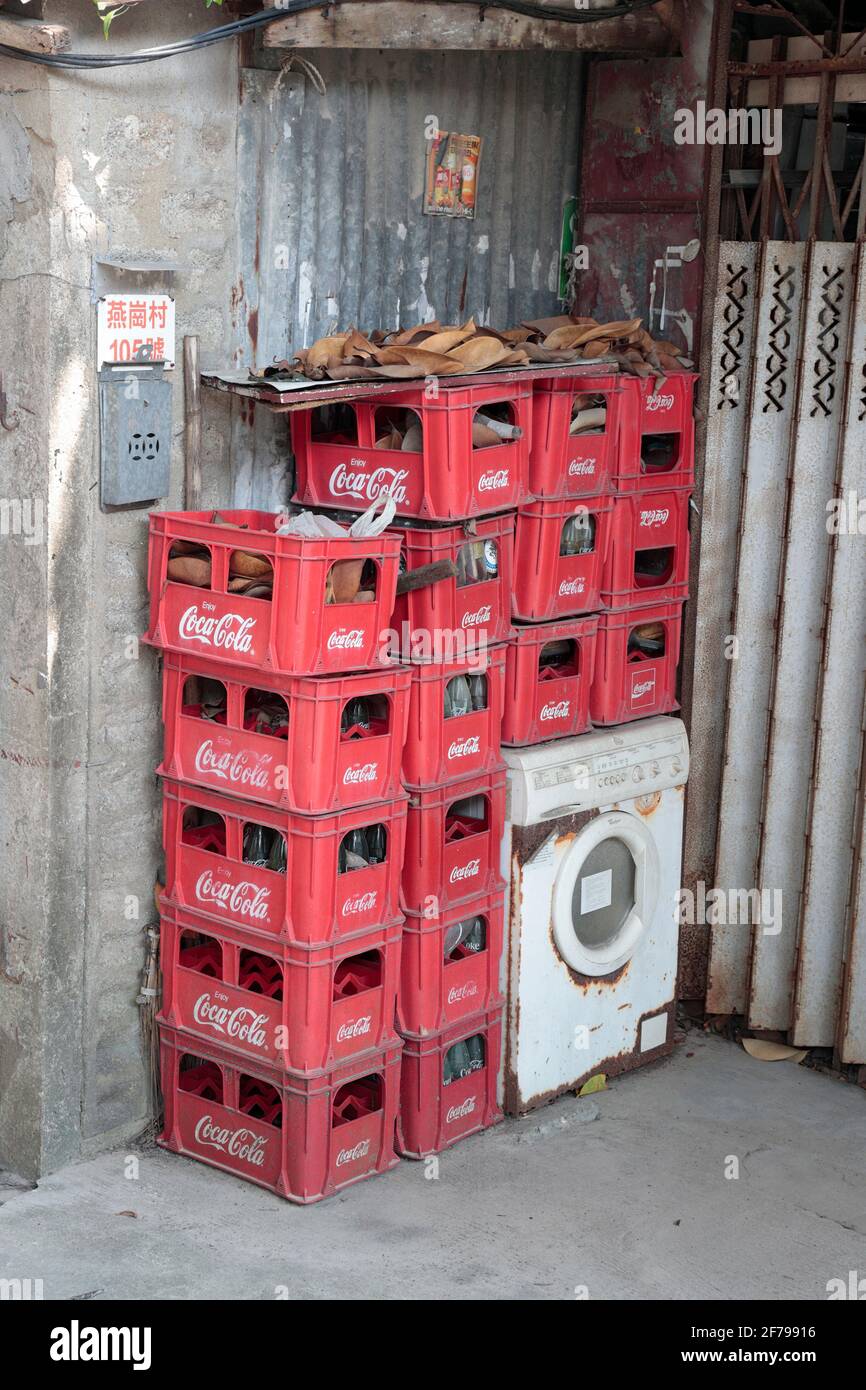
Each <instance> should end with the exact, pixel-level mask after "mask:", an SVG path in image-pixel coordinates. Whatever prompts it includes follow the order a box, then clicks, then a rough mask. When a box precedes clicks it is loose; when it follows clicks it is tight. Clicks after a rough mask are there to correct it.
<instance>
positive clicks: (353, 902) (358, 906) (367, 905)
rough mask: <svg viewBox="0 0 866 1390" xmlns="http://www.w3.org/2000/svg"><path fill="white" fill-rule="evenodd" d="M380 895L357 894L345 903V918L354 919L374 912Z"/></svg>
mask: <svg viewBox="0 0 866 1390" xmlns="http://www.w3.org/2000/svg"><path fill="white" fill-rule="evenodd" d="M378 896H379V895H378V893H356V894H355V895H354V897H349V898H347V899H346V901H345V902H344V903H343V916H344V917H352V916H354V915H356V914H358V913H361V912H372V911H373V908H374V907H375V906H376V899H377V898H378Z"/></svg>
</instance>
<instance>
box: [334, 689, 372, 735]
mask: <svg viewBox="0 0 866 1390" xmlns="http://www.w3.org/2000/svg"><path fill="white" fill-rule="evenodd" d="M340 729H341V732H342V736H343V738H350V739H352V738H363V737H364V735H365V734H366V733H369V732H370V708H369V705H368V704H367V701H366V700H362V699H360V698H358V699H355V700H350V701H349V703H348V704H347V705H346V708H345V709H344V710H343V715H342V718H341V720H340Z"/></svg>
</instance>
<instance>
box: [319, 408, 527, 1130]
mask: <svg viewBox="0 0 866 1390" xmlns="http://www.w3.org/2000/svg"><path fill="white" fill-rule="evenodd" d="M531 411H532V386H531V382H528V381H527V382H526V383H520V384H517V385H503V384H502V383H495V384H494V383H490V382H479V383H478V384H473V385H471V386H449V385H448V383H447V382H446V381H439V382H437V383H436V385H435V389H434V390H431V388H430V384H429V383H425V385H423V386H415V387H411V388H407V389H405V390H401V391H399V392H396V393H391V394H389V395H387V397H376V398H371V399H369V400H362V401H358V402H355V403H352V404H347V405H345V406H341V407H340V408H339V409H338V410H331V411H329V412H322V414H321V416H320V417H319V418H317V415H318V413H317V412H316V413H313V414H311V415H299V416H297V417H296V419H295V421H294V426H293V446H294V449H295V454H296V458H297V462H298V492H297V497H298V500H300V501H307V502H316V503H322V502H330V503H331V504H332V505H334V504H337V505H340V506H343V507H346V506H350V507H351V506H354V507H356V508H361V507H363V506H366V505H368V504H369V502H371V501H372V500H374V499H375V498H376V497H377V496H378V495H379V494H380V492H381V491H384V490H387V491H389V492H390V493H391V496H392V497H394V499H395V501H396V504H397V520H396V521H395V524H394V526H393V528H392V534H393V535H394V536H395V537H397V538H398V541H399V544H400V548H401V569H402V570H403V571H404V572H405V573H406V575H407V576H408V579H409V583H410V587H409V588H408V591H407V592H404V593H401V594H400V596H399V597H398V599H397V602H396V605H395V609H394V613H393V619H392V629H391V634H390V636H391V644H392V649H393V650H394V651H395V652H396V653H398V654H399V656H400V659H401V660H404V661H408V662H409V663H410V665H411V671H412V674H411V686H410V693H409V723H408V734H407V741H406V746H405V750H404V755H403V780H404V784H405V786H406V788H407V790H408V792H409V809H408V819H407V830H406V854H405V860H404V868H403V883H402V901H403V909H404V912H405V918H406V920H405V926H404V930H403V955H402V970H401V979H400V989H399V992H398V998H397V1017H398V1030H399V1032H400V1034H401V1036H402V1038H403V1040H404V1051H403V1067H402V1087H401V1106H400V1120H399V1126H398V1149H399V1151H400V1152H401V1153H403V1154H404V1155H406V1156H407V1157H421V1156H423V1155H426V1154H430V1153H434V1152H438V1151H439V1150H441V1149H443V1148H446V1147H447V1146H449V1145H450V1144H453V1143H454V1142H456V1141H457V1140H458V1139H461V1138H464V1137H465V1136H466V1135H468V1134H471V1133H475V1132H476V1131H478V1130H479V1129H483V1128H486V1127H487V1126H489V1125H491V1124H493V1123H495V1122H496V1121H497V1120H499V1119H500V1118H501V1112H500V1109H499V1105H498V1101H497V1088H498V1074H499V1066H500V1057H501V1032H502V998H501V992H500V972H501V968H502V953H503V902H504V887H503V884H502V881H501V875H500V863H499V858H500V844H501V839H502V831H503V822H504V798H505V778H504V767H503V764H502V759H501V753H500V729H501V719H502V698H503V679H504V671H505V646H504V644H505V643H506V641H507V639H508V638H509V636H510V632H511V590H512V550H513V536H514V513H513V508H515V507H516V506H517V505H519V504H520V503H522V502H524V501H525V500H527V498H528V486H527V469H528V459H529V443H530V434H531V426H532V419H531ZM443 565H444V566H445V574H444V577H440V578H437V579H436V580H435V582H428V583H423V584H420V585H418V586H417V587H415V586H414V585H413V584H412V575H413V574H414V573H415V572H416V571H419V570H424V569H425V567H427V566H443ZM449 569H450V570H451V572H450V573H448V570H449ZM434 573H436V572H435V571H434ZM438 573H440V574H442V570H441V569H440V570H439V571H438Z"/></svg>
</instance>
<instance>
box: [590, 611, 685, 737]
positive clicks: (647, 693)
mask: <svg viewBox="0 0 866 1390" xmlns="http://www.w3.org/2000/svg"><path fill="white" fill-rule="evenodd" d="M682 616H683V601H682V600H681V599H680V600H678V601H674V602H672V603H659V604H655V605H654V606H653V607H651V608H625V609H619V610H618V611H616V612H614V613H603V614H602V615H601V618H600V619H599V627H598V643H597V646H596V657H595V678H594V680H593V685H592V692H591V694H590V702H589V710H590V714H591V716H592V722H593V724H625V723H626V722H627V721H628V720H630V719H646V718H647V716H648V715H651V714H670V712H671V711H672V710H675V709H679V705H678V704H677V698H676V690H677V663H678V662H679V659H680V632H681V628H682Z"/></svg>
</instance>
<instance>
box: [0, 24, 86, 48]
mask: <svg viewBox="0 0 866 1390" xmlns="http://www.w3.org/2000/svg"><path fill="white" fill-rule="evenodd" d="M0 43H5V44H6V46H7V48H20V49H23V51H24V52H25V53H49V54H50V53H65V52H66V51H67V50H68V49H70V48H71V47H72V40H71V38H70V37H69V30H68V29H67V28H66V27H65V26H64V25H62V24H40V23H38V22H37V21H36V20H33V19H19V18H17V17H16V16H15V15H2V16H0Z"/></svg>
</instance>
